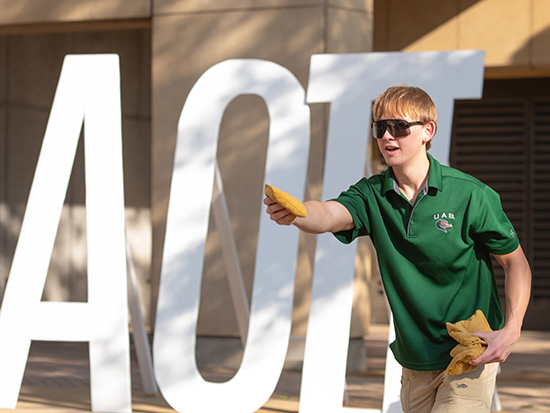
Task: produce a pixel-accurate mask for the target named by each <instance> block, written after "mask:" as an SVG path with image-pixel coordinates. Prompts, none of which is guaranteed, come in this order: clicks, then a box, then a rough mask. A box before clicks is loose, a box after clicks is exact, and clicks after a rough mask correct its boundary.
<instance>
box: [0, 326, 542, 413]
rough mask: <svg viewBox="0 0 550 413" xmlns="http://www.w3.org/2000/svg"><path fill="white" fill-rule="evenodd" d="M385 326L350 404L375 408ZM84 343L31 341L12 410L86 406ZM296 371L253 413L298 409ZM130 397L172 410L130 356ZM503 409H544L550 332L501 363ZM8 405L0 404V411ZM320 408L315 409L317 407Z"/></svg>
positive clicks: (63, 410)
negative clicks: (145, 386)
mask: <svg viewBox="0 0 550 413" xmlns="http://www.w3.org/2000/svg"><path fill="white" fill-rule="evenodd" d="M386 337H387V329H386V328H384V327H382V328H375V329H373V332H372V334H369V336H368V337H367V340H366V347H367V366H368V368H367V370H366V371H365V372H364V373H361V374H352V375H349V376H348V377H347V383H348V394H349V400H350V406H352V407H366V408H380V407H381V405H382V394H383V381H384V357H385V353H386V344H387V343H386ZM87 357H88V350H87V345H86V344H85V343H48V342H34V343H33V344H32V346H31V352H30V355H29V361H28V363H27V369H26V371H25V377H24V380H23V386H22V389H21V393H20V397H19V402H18V405H17V408H16V409H15V412H17V413H24V412H33V413H34V412H40V413H42V412H44V413H50V412H51V413H73V412H79V413H81V412H89V411H90V391H89V386H90V375H89V364H88V360H87ZM202 373H203V375H204V376H205V378H206V379H208V380H215V381H220V380H224V379H227V378H228V377H231V376H232V374H233V373H234V372H233V371H231V370H228V369H223V368H207V369H204V370H203V371H202ZM300 379H301V374H300V372H299V371H284V372H283V374H282V376H281V380H280V382H279V384H278V386H277V389H276V390H275V392H274V394H273V396H272V397H271V399H270V400H269V401H268V402H267V403H266V404H265V405H264V407H262V409H260V410H259V411H258V413H285V412H287V413H291V412H298V406H299V404H298V402H299V390H300ZM132 383H133V384H132V401H133V411H134V412H136V413H156V412H158V413H169V412H174V410H172V409H171V408H170V407H169V406H168V404H167V403H166V402H165V401H164V400H163V399H162V396H161V395H157V396H154V397H151V396H147V395H145V394H144V392H143V390H142V387H141V378H140V374H139V369H138V366H137V363H136V361H135V357H133V360H132ZM497 386H498V392H499V396H500V401H501V404H502V411H503V412H517V411H520V412H533V413H538V412H550V332H533V331H526V332H524V334H523V336H522V338H521V340H520V341H519V342H518V344H517V345H516V348H515V351H514V353H513V354H512V355H511V356H510V358H509V359H508V361H507V362H506V363H504V364H503V366H502V372H501V374H500V375H499V376H498V381H497ZM11 411H14V410H6V409H0V412H11ZM320 413H321V412H320Z"/></svg>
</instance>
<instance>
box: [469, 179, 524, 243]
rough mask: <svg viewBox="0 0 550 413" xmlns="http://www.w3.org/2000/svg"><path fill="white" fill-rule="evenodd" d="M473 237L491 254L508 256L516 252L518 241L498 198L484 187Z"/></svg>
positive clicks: (489, 189)
mask: <svg viewBox="0 0 550 413" xmlns="http://www.w3.org/2000/svg"><path fill="white" fill-rule="evenodd" d="M475 214H476V220H475V226H474V228H473V231H474V234H473V237H474V239H475V240H476V241H478V242H480V243H482V244H483V245H484V246H485V247H486V248H487V249H488V250H489V252H491V253H492V254H508V253H510V252H513V251H515V250H516V248H517V247H518V246H519V240H518V237H517V234H516V231H515V230H514V227H513V225H512V223H511V222H510V220H509V219H508V217H507V216H506V214H505V213H504V210H503V209H502V204H501V201H500V196H499V195H498V194H497V193H496V192H495V191H494V190H493V189H491V188H490V187H488V186H484V187H483V189H482V191H481V194H480V197H479V203H478V204H477V209H476V211H475Z"/></svg>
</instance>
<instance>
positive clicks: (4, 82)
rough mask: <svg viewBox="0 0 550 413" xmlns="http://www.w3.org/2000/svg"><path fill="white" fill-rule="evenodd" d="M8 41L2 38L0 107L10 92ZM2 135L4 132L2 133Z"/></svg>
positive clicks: (0, 44)
mask: <svg viewBox="0 0 550 413" xmlns="http://www.w3.org/2000/svg"><path fill="white" fill-rule="evenodd" d="M7 45H8V39H7V37H6V36H0V105H3V104H4V103H5V102H6V97H7V96H6V94H7V90H8V76H7V68H8V64H7V60H8V47H7ZM0 133H2V132H0Z"/></svg>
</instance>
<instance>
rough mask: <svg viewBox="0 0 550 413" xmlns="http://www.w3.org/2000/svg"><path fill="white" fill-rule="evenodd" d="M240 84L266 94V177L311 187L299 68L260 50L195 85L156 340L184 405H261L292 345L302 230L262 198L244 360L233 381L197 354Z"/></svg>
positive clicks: (240, 408) (167, 386)
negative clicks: (206, 372) (224, 155)
mask: <svg viewBox="0 0 550 413" xmlns="http://www.w3.org/2000/svg"><path fill="white" fill-rule="evenodd" d="M242 94H255V95H259V96H260V97H262V98H263V99H264V101H265V103H266V106H267V109H268V113H269V119H270V129H269V146H268V153H267V163H266V171H265V181H266V182H269V183H272V184H273V185H275V186H278V185H279V186H283V187H284V188H285V190H287V191H288V192H290V193H293V194H298V195H299V194H303V193H304V187H305V176H306V166H307V159H308V150H309V108H308V107H307V105H306V104H305V93H304V90H303V87H302V86H301V85H300V83H299V82H298V81H297V80H296V78H295V77H294V76H293V75H292V74H291V73H290V72H289V71H288V70H286V69H285V68H283V67H281V66H279V65H276V64H275V63H271V62H267V61H261V60H229V61H225V62H222V63H220V64H218V65H216V66H214V67H212V68H210V69H209V70H208V71H206V72H205V73H204V74H203V75H202V76H201V78H200V79H199V80H198V82H197V83H196V84H195V85H194V87H193V89H192V90H191V92H190V94H189V96H188V98H187V101H186V103H185V106H184V108H183V110H182V113H181V117H180V121H179V125H178V137H177V146H176V154H175V161H174V174H173V177H172V185H171V192H170V203H169V209H168V219H167V228H166V240H165V246H164V255H163V263H162V271H161V281H160V287H159V297H158V309H157V318H156V324H155V335H154V345H153V354H154V361H155V374H156V378H157V382H158V384H159V388H160V389H161V391H162V393H163V395H164V397H165V399H166V400H167V401H168V403H169V404H170V405H171V406H172V407H173V408H175V409H176V410H178V411H182V412H193V413H200V412H208V413H210V412H214V411H223V412H227V413H231V412H235V413H246V412H253V411H256V410H257V409H258V408H260V407H261V406H262V405H263V404H264V403H265V402H266V401H267V400H268V399H269V397H270V396H271V394H272V393H273V391H274V389H275V386H276V384H277V381H278V380H279V376H280V373H281V370H282V367H283V364H284V359H285V355H286V350H287V347H288V341H289V335H290V326H291V312H292V301H293V291H294V275H295V269H296V260H297V251H298V235H299V234H298V231H293V230H292V228H282V227H279V226H277V225H275V224H273V223H272V222H271V221H270V220H269V217H268V215H267V214H265V212H263V208H261V206H260V204H259V205H258V213H259V214H261V215H260V217H261V218H260V232H259V239H258V249H257V253H256V265H255V275H254V288H253V291H252V303H251V309H250V323H249V329H248V336H247V340H246V347H245V350H244V355H243V360H242V364H241V367H240V369H239V371H238V372H237V374H236V375H235V376H234V377H233V378H232V379H231V380H229V381H228V382H225V383H212V382H208V381H205V380H204V379H203V378H202V376H201V374H200V372H199V370H198V368H197V365H196V360H195V342H196V330H197V318H198V313H199V297H200V285H201V277H202V266H203V259H204V244H205V241H206V235H207V228H208V216H209V210H210V205H211V202H212V188H213V182H214V171H215V162H216V148H217V140H218V132H219V127H220V123H221V120H222V116H223V113H224V110H225V108H226V106H227V105H228V104H229V102H230V101H231V100H232V99H234V98H235V97H236V96H238V95H242ZM258 190H259V191H260V190H262V192H263V188H258Z"/></svg>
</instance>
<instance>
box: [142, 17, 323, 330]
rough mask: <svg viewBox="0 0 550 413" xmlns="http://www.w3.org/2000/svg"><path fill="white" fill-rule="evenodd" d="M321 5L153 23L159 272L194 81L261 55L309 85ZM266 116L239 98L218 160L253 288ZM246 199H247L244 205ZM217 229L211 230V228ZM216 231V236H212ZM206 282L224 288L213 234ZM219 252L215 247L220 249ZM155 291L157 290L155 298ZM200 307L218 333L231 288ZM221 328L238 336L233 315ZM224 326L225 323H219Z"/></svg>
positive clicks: (204, 326) (253, 102)
mask: <svg viewBox="0 0 550 413" xmlns="http://www.w3.org/2000/svg"><path fill="white" fill-rule="evenodd" d="M322 22H323V15H322V12H321V10H320V9H319V10H318V11H315V12H312V10H311V9H300V8H297V9H291V10H265V11H257V10H256V11H254V12H246V11H245V12H234V13H223V14H221V13H220V14H214V13H212V14H203V15H192V16H170V17H157V18H155V19H154V21H153V144H152V145H153V160H152V162H153V164H152V168H153V169H152V171H153V177H152V179H153V183H152V185H153V186H152V191H153V193H152V196H153V205H152V213H153V223H154V238H153V248H154V256H153V260H154V261H153V263H154V264H153V265H154V267H153V268H154V274H155V275H156V277H157V280H158V275H159V274H160V260H161V248H162V246H163V242H164V232H165V224H166V210H167V205H168V197H169V184H170V179H171V175H172V163H173V156H174V145H175V139H176V127H177V122H178V119H179V115H180V111H181V108H182V106H183V104H184V101H185V98H186V96H187V94H188V93H189V90H190V89H191V87H192V86H193V84H194V83H195V82H196V81H197V79H198V78H199V77H200V75H201V74H202V73H204V71H206V70H207V69H208V68H210V67H211V66H213V65H214V64H216V63H219V62H221V61H223V60H226V59H228V58H237V57H238V58H261V59H267V60H271V61H275V62H276V63H278V64H281V65H282V66H284V67H286V68H288V69H289V70H290V71H291V72H292V73H294V74H295V75H296V76H297V78H298V79H299V80H300V81H301V83H302V85H304V87H306V85H307V79H308V75H309V59H310V56H311V54H313V53H319V52H321V51H322V49H323V42H322V38H323V35H322V26H321V25H322ZM266 130H267V115H266V112H265V107H263V104H262V103H261V101H258V100H257V99H254V98H251V97H242V98H238V99H237V100H236V101H235V102H234V103H233V104H231V105H229V107H228V108H227V111H226V113H225V117H224V122H223V126H222V131H221V134H220V146H219V151H220V152H219V162H220V168H221V170H222V174H223V179H224V185H225V189H226V193H227V197H228V199H227V201H228V208H229V213H230V215H231V219H232V224H233V225H234V231H235V234H236V238H237V243H238V248H239V257H240V259H241V263H242V266H243V271H244V274H245V281H246V284H247V289H248V290H249V291H250V288H251V281H252V276H253V264H254V259H255V238H256V236H257V226H258V219H259V214H260V212H261V199H262V194H261V192H260V191H261V187H262V180H263V162H264V160H263V157H265V152H264V151H265V149H263V147H264V145H266V140H267V135H266ZM243 200H246V202H243ZM212 232H213V231H212ZM212 232H211V233H212ZM207 248H208V251H209V254H211V256H213V258H212V260H211V259H210V257H207V261H206V264H207V267H206V271H205V276H204V277H205V283H208V288H209V289H210V288H212V290H211V293H220V292H221V291H223V290H226V282H227V281H226V280H225V277H226V276H225V273H224V272H223V271H222V268H223V262H222V261H221V257H220V256H219V250H218V247H217V240H216V239H215V237H214V236H211V237H209V240H208V245H207ZM216 251H217V252H216ZM155 297H156V294H153V299H155ZM208 301H209V302H210V304H211V305H212V307H209V308H201V324H200V327H199V329H200V333H201V334H207V333H211V332H212V333H216V334H220V326H219V325H216V324H217V323H216V321H215V320H212V321H211V322H209V321H208V319H212V318H214V315H220V314H222V313H223V312H224V311H225V312H227V308H231V307H232V305H231V302H230V300H229V296H228V294H227V292H226V293H225V295H223V294H222V296H221V299H220V300H218V297H217V298H216V300H212V299H210V300H208ZM222 316H227V317H228V320H227V325H225V326H223V327H222V330H223V331H222V333H225V332H227V334H229V333H232V334H233V335H234V334H235V333H236V325H235V324H234V322H233V323H231V321H230V320H229V319H230V318H232V317H233V316H232V315H225V314H223V315H222ZM221 324H223V323H221Z"/></svg>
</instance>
